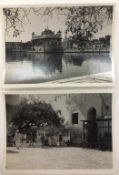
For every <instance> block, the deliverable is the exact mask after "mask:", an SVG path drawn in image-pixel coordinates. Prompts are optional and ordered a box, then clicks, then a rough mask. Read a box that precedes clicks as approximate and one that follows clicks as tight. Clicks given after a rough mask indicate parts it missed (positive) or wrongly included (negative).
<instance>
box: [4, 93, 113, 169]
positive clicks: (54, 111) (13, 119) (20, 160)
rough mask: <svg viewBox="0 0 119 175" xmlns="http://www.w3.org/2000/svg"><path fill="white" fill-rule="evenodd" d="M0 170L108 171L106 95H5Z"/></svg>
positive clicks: (110, 164)
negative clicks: (3, 167)
mask: <svg viewBox="0 0 119 175" xmlns="http://www.w3.org/2000/svg"><path fill="white" fill-rule="evenodd" d="M5 100H6V120H7V124H6V125H7V126H6V128H7V131H6V133H7V135H6V142H7V143H6V146H7V148H6V169H7V170H29V169H30V170H39V169H40V170H41V169H42V170H47V169H53V170H66V169H68V170H69V169H77V170H79V169H96V170H97V169H112V168H113V148H112V147H113V146H112V145H113V144H112V119H113V117H112V94H111V93H93V94H92V93H81V94H80V93H70V94H64V93H63V94H7V95H5Z"/></svg>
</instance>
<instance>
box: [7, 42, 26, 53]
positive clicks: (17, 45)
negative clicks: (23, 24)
mask: <svg viewBox="0 0 119 175" xmlns="http://www.w3.org/2000/svg"><path fill="white" fill-rule="evenodd" d="M22 48H23V43H22V41H21V42H6V51H21V50H22Z"/></svg>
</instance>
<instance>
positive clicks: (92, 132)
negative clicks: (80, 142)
mask: <svg viewBox="0 0 119 175" xmlns="http://www.w3.org/2000/svg"><path fill="white" fill-rule="evenodd" d="M87 121H88V122H87V141H88V146H89V147H90V148H95V147H96V146H97V122H96V109H95V108H94V107H91V108H89V110H88V112H87Z"/></svg>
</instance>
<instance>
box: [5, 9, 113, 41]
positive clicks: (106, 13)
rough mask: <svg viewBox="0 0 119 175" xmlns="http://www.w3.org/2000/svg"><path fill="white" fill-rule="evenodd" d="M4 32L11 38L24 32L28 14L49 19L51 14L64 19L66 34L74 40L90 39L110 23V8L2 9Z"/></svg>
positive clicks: (28, 20)
mask: <svg viewBox="0 0 119 175" xmlns="http://www.w3.org/2000/svg"><path fill="white" fill-rule="evenodd" d="M3 12H4V15H5V18H6V32H9V30H12V32H13V37H17V36H18V35H20V34H21V32H24V26H25V24H27V23H30V19H29V14H30V13H34V14H35V15H37V16H41V17H47V18H50V17H51V16H52V14H53V13H56V12H57V13H58V14H59V15H60V16H62V15H63V16H65V17H66V27H67V29H66V32H71V33H72V35H73V36H74V37H75V39H76V38H77V39H81V38H85V37H87V38H91V37H92V35H93V34H94V33H97V32H98V30H100V29H102V27H103V25H105V24H106V25H107V23H109V22H111V21H112V15H113V7H112V6H83V7H82V6H80V7H79V6H72V7H40V8H4V9H3Z"/></svg>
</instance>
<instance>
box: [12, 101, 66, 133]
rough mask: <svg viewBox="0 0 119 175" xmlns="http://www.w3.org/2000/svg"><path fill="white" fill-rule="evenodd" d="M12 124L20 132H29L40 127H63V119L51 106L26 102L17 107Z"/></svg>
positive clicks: (43, 103)
mask: <svg viewBox="0 0 119 175" xmlns="http://www.w3.org/2000/svg"><path fill="white" fill-rule="evenodd" d="M11 123H12V126H14V127H17V128H18V129H19V130H20V132H27V131H29V130H31V129H37V128H38V127H44V126H50V125H54V126H56V127H59V126H62V124H63V119H62V118H61V117H59V115H58V113H57V111H54V109H53V108H52V106H51V105H50V104H47V103H45V102H34V103H28V102H27V101H26V100H24V101H23V102H21V103H20V104H19V105H18V106H17V107H16V109H15V112H14V113H13V118H12V121H11Z"/></svg>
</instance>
